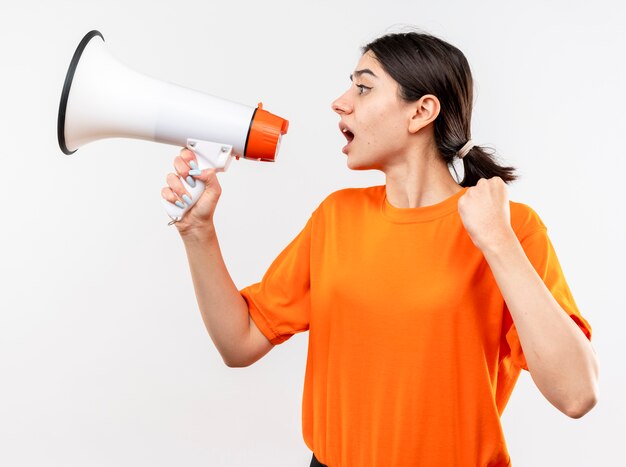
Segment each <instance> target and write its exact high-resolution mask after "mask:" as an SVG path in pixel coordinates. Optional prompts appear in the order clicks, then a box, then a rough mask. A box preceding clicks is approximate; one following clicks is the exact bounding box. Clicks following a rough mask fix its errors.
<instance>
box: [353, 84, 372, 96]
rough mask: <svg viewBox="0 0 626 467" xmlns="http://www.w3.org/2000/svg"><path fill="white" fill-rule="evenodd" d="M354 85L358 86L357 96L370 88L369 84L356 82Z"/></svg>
mask: <svg viewBox="0 0 626 467" xmlns="http://www.w3.org/2000/svg"><path fill="white" fill-rule="evenodd" d="M355 86H356V87H357V88H359V96H360V95H363V94H365V93H366V92H367V91H369V90H370V89H372V88H370V87H369V86H365V85H363V84H356V85H355Z"/></svg>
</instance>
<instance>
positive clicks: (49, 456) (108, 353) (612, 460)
mask: <svg viewBox="0 0 626 467" xmlns="http://www.w3.org/2000/svg"><path fill="white" fill-rule="evenodd" d="M594 5H595V6H591V4H590V3H588V2H565V1H559V2H556V1H553V2H539V1H530V2H528V1H527V2H523V3H517V4H514V5H513V4H510V2H496V1H490V2H481V3H476V2H451V1H442V2H432V1H429V2H423V1H422V2H420V1H415V0H414V1H411V2H391V1H388V2H369V1H358V2H357V1H346V2H337V1H333V2H309V3H306V4H304V3H298V2H289V1H278V0H265V1H263V2H235V1H232V0H229V1H224V2H215V1H211V2H209V1H199V0H178V1H175V2H152V1H147V0H144V1H130V0H126V1H117V0H115V1H113V0H109V1H107V2H99V3H95V2H86V1H77V0H73V1H72V0H65V1H55V2H43V1H41V2H38V3H37V2H32V1H25V0H23V1H21V2H20V3H19V4H18V2H15V1H14V2H11V3H8V2H7V1H4V2H3V3H2V5H1V6H0V60H1V62H0V67H1V73H0V84H1V86H0V132H1V135H2V141H3V143H4V144H3V146H2V148H1V149H0V153H1V158H0V161H1V162H0V163H1V172H0V173H1V174H2V177H1V183H0V190H1V196H2V198H1V199H2V201H3V205H4V206H5V207H4V209H5V213H4V215H3V216H2V221H0V222H1V225H2V228H1V230H0V235H1V236H2V242H0V278H1V281H2V282H1V286H0V287H1V292H0V465H6V466H40V465H46V466H64V467H69V466H86V465H88V466H113V465H115V466H131V465H132V466H137V465H150V466H172V465H184V466H253V465H254V466H257V465H258V466H270V465H271V466H276V467H283V466H284V467H293V466H305V465H306V466H308V462H309V460H310V457H311V455H310V452H309V450H308V449H307V447H306V446H305V444H304V441H303V439H302V433H301V418H300V416H301V413H300V409H301V400H302V399H301V398H302V388H303V379H304V369H305V360H306V345H307V337H308V336H307V333H302V334H298V335H296V336H294V337H293V338H292V339H291V340H289V341H287V342H286V343H284V344H283V345H280V346H277V347H276V348H274V349H273V350H272V351H271V352H270V353H269V354H268V355H267V356H265V357H264V358H263V359H262V360H260V361H259V362H257V363H256V364H255V365H253V366H252V367H249V368H245V369H232V368H227V367H226V366H225V365H224V364H223V362H222V359H221V357H220V356H219V354H218V352H217V350H216V349H215V347H214V345H213V343H212V341H211V340H210V337H209V336H208V334H207V332H206V330H205V328H204V325H203V323H202V319H201V317H200V313H199V311H198V309H197V305H196V302H195V297H194V293H193V288H192V284H191V279H190V275H189V272H188V268H187V262H186V257H185V253H184V249H183V245H182V242H181V241H180V239H179V237H178V234H177V232H176V230H175V228H174V227H168V226H167V225H166V224H167V221H168V220H169V219H168V218H167V216H166V215H165V213H164V212H163V210H162V207H161V204H160V189H161V187H162V186H164V184H165V176H166V174H167V173H168V172H170V171H171V170H172V168H171V162H172V160H173V158H174V157H175V156H176V155H177V153H178V149H179V148H176V147H173V146H167V145H161V144H154V143H147V142H144V141H135V140H121V139H117V140H104V141H98V142H95V143H92V144H90V145H87V146H85V147H84V148H81V149H80V150H79V151H78V152H77V153H76V154H75V155H73V156H65V155H63V154H62V153H61V151H60V150H59V148H58V145H57V140H56V118H57V110H58V105H59V97H60V92H61V89H62V85H63V80H64V78H65V73H66V70H67V67H68V65H69V61H70V59H71V56H72V54H73V52H74V49H75V47H76V46H77V44H78V42H79V41H80V39H81V38H82V36H83V35H84V34H85V33H86V32H88V31H89V30H91V29H98V30H100V31H101V32H102V34H103V35H104V38H105V40H106V44H107V47H108V48H109V50H110V51H111V53H112V54H113V55H114V56H115V57H116V58H118V59H119V60H120V61H122V62H124V63H126V64H128V65H130V66H132V67H133V68H135V69H136V70H138V71H141V72H143V73H146V74H149V75H152V76H155V77H158V78H160V79H163V80H167V81H172V82H175V83H178V84H182V85H184V86H188V87H191V88H194V89H199V90H202V91H205V92H208V93H210V94H214V95H218V96H221V97H224V98H227V99H230V100H234V101H237V102H241V103H244V104H247V105H251V106H254V105H256V103H257V102H258V101H262V102H263V103H264V105H265V108H266V109H268V110H270V111H271V112H273V113H276V114H278V115H281V116H284V117H285V118H288V119H289V120H290V128H289V133H288V134H287V135H286V137H285V139H284V140H283V145H282V148H281V152H280V154H279V158H278V160H277V162H276V163H275V164H262V163H252V162H248V161H236V162H233V164H232V165H231V167H230V168H229V170H228V172H227V173H225V174H222V175H221V176H220V183H221V184H222V187H223V195H222V199H221V201H220V204H219V206H218V211H217V214H216V223H217V226H218V230H219V232H218V233H219V238H220V242H221V245H222V249H223V254H224V257H225V260H226V263H227V265H228V266H229V269H230V272H231V275H232V277H233V279H234V281H235V283H236V284H237V285H238V286H240V287H243V286H245V285H248V284H250V283H252V282H255V281H257V280H259V279H260V278H261V276H262V274H263V273H264V272H265V270H266V268H267V267H268V266H269V264H270V262H271V261H272V260H273V259H274V257H275V256H276V255H277V254H278V253H279V252H280V250H281V249H282V248H283V247H284V246H285V245H286V244H287V243H288V242H289V241H290V240H291V238H293V236H294V235H295V234H296V233H297V232H298V231H299V230H300V229H301V228H302V226H303V225H304V223H305V222H306V219H307V218H308V216H309V215H310V213H311V211H312V210H313V209H314V208H315V207H316V206H317V205H318V203H319V202H320V201H321V200H322V199H323V198H324V197H325V196H326V195H327V194H329V193H330V192H331V191H333V190H336V189H338V188H342V187H346V186H367V185H373V184H380V183H383V182H384V179H383V177H382V174H380V173H377V172H353V171H350V170H349V169H347V168H346V166H345V160H344V157H345V156H344V155H343V154H342V153H341V152H340V150H341V146H342V145H343V143H342V142H343V141H344V139H343V136H341V135H340V134H339V131H338V130H337V121H338V117H337V116H336V115H335V114H334V113H333V112H332V111H331V109H330V103H331V101H332V100H333V99H334V98H335V97H336V96H338V95H339V94H340V93H342V92H343V90H344V89H345V88H346V87H347V86H348V84H349V80H348V75H349V74H350V72H351V71H352V70H353V69H354V66H355V65H356V63H357V60H358V57H359V47H360V46H361V45H363V44H365V43H366V42H367V41H369V40H371V39H373V38H375V37H377V36H378V35H380V34H382V33H384V32H386V31H387V30H388V28H390V27H392V26H395V25H398V24H408V25H414V26H417V27H419V28H422V29H423V30H426V31H427V32H430V33H432V34H435V35H438V36H440V37H441V38H443V39H444V40H447V41H449V42H451V43H453V44H454V45H456V46H457V47H459V48H460V49H461V50H462V51H463V52H464V53H465V54H466V56H467V58H468V60H469V62H470V65H471V67H472V70H473V74H474V79H475V83H476V100H475V110H474V115H473V126H472V136H473V139H474V140H475V141H477V142H478V143H479V144H488V145H492V146H494V147H495V148H496V149H497V150H498V152H499V154H500V155H501V157H502V158H503V160H504V162H505V163H507V164H511V165H513V166H515V167H518V169H519V172H520V174H521V175H522V178H521V180H520V181H518V182H516V183H514V184H513V185H511V186H509V197H510V199H512V200H515V201H519V202H524V203H527V204H529V205H530V206H532V207H533V208H534V209H535V210H536V211H537V212H538V213H539V214H540V216H541V217H542V219H543V220H544V221H545V222H546V224H547V226H548V228H549V235H550V237H551V239H552V241H553V244H554V245H555V248H556V249H557V252H558V256H559V259H560V261H561V265H562V266H563V269H564V271H565V274H566V278H567V280H568V283H569V285H570V287H571V289H572V291H573V294H574V297H575V299H576V302H577V304H578V306H579V308H580V309H581V312H582V313H583V315H584V316H585V317H586V318H587V319H588V320H589V321H590V323H591V325H592V326H593V332H594V335H593V345H594V347H595V349H596V351H597V353H598V355H599V359H600V364H601V380H600V400H599V403H598V405H597V406H596V407H595V408H594V409H593V410H592V411H591V412H590V413H589V414H587V415H586V416H585V417H583V418H582V419H579V420H573V419H569V418H567V417H566V416H565V415H563V414H562V413H560V412H559V411H558V410H557V409H556V408H554V407H553V406H551V405H550V404H549V402H548V401H547V400H546V399H544V398H543V396H542V395H541V393H540V392H539V390H538V389H537V388H536V387H535V385H534V383H533V381H532V379H531V378H530V375H529V374H528V373H526V372H523V374H522V376H521V377H520V380H519V382H518V385H517V387H516V390H515V392H514V394H513V396H512V398H511V401H510V403H509V406H508V407H507V410H506V412H505V414H504V416H503V424H504V429H505V434H506V437H507V442H508V447H509V451H510V453H511V456H512V459H513V463H514V465H515V466H516V467H524V466H533V467H536V466H555V465H558V466H561V465H563V466H565V465H567V466H570V467H574V466H581V467H582V466H590V465H593V466H598V465H617V462H618V459H623V455H622V454H621V446H620V444H622V443H623V434H624V433H626V424H625V423H624V419H625V418H626V404H624V402H623V399H622V396H621V394H624V392H626V377H625V376H624V350H623V344H622V343H623V338H622V335H623V328H624V325H625V324H626V320H625V319H624V313H625V311H626V306H625V305H626V300H625V299H624V278H625V274H624V262H625V259H626V255H625V248H624V244H623V239H624V238H625V235H624V234H625V233H626V209H625V208H624V201H623V199H624V196H623V184H622V179H623V177H624V172H625V170H624V169H625V168H626V165H625V162H624V147H625V146H624V138H623V135H624V129H625V128H626V121H625V120H626V118H625V117H624V115H625V112H624V104H625V102H626V100H625V91H624V83H625V82H626V72H625V65H624V60H623V53H624V45H625V41H624V39H623V37H624V36H623V25H624V23H625V21H626V15H625V8H624V6H623V5H622V3H621V2H617V1H614V2H609V1H598V2H594ZM620 432H621V434H620Z"/></svg>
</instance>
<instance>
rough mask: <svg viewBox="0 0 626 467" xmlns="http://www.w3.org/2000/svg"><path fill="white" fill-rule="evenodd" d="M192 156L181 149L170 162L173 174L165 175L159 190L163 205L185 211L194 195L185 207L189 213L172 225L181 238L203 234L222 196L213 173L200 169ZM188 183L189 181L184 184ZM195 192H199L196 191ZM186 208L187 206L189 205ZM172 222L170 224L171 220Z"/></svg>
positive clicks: (214, 171) (210, 224)
mask: <svg viewBox="0 0 626 467" xmlns="http://www.w3.org/2000/svg"><path fill="white" fill-rule="evenodd" d="M198 167H199V166H198V164H197V160H196V155H195V154H194V153H193V152H192V151H190V150H188V149H186V148H183V149H182V150H181V152H180V153H179V154H178V156H176V158H175V159H174V169H175V171H176V173H169V174H168V175H167V179H166V180H167V185H168V186H167V187H165V188H163V189H162V190H161V197H162V198H163V202H165V203H167V204H168V205H177V206H179V207H180V208H185V207H186V206H185V205H186V204H188V203H189V201H190V198H191V197H192V196H194V195H195V196H197V201H194V202H193V203H192V204H191V205H192V206H193V208H191V207H189V209H188V210H190V211H191V212H189V213H188V214H187V215H185V216H184V218H183V219H182V220H181V221H177V222H176V227H177V228H178V231H179V232H180V233H181V235H184V234H187V233H190V232H192V231H194V230H199V231H202V235H205V234H206V232H207V229H210V228H211V227H212V225H213V214H214V212H215V207H216V205H217V202H218V200H219V197H220V195H221V193H222V188H221V186H220V183H219V181H218V179H217V175H216V170H215V169H209V170H200V169H199V168H198ZM187 180H190V182H187ZM198 190H201V191H199V192H198ZM191 205H190V206H191ZM172 222H174V221H172Z"/></svg>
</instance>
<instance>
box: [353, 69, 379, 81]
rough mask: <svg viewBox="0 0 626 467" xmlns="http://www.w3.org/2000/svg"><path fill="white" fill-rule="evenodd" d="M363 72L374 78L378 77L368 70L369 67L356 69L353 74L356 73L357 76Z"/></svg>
mask: <svg viewBox="0 0 626 467" xmlns="http://www.w3.org/2000/svg"><path fill="white" fill-rule="evenodd" d="M365 74H368V75H372V76H373V77H374V78H378V76H376V75H375V74H374V72H373V71H372V70H370V69H369V68H363V69H362V70H356V71H355V72H354V75H356V77H357V78H358V77H359V76H361V75H365ZM350 81H352V75H350Z"/></svg>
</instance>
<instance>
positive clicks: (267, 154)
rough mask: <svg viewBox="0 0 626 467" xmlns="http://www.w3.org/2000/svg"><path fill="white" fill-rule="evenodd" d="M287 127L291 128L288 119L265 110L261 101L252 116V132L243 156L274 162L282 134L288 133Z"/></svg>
mask: <svg viewBox="0 0 626 467" xmlns="http://www.w3.org/2000/svg"><path fill="white" fill-rule="evenodd" d="M287 128H289V122H288V121H287V120H285V119H284V118H280V117H278V116H276V115H274V114H271V113H269V112H268V111H267V110H263V104H262V103H261V102H259V106H258V107H257V109H256V111H255V113H254V117H252V123H251V124H250V134H249V135H248V141H247V144H246V150H245V154H244V156H243V157H244V158H246V159H256V160H259V159H260V160H263V161H269V162H274V159H275V157H276V153H277V152H278V145H279V141H280V136H281V135H284V134H285V133H287Z"/></svg>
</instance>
